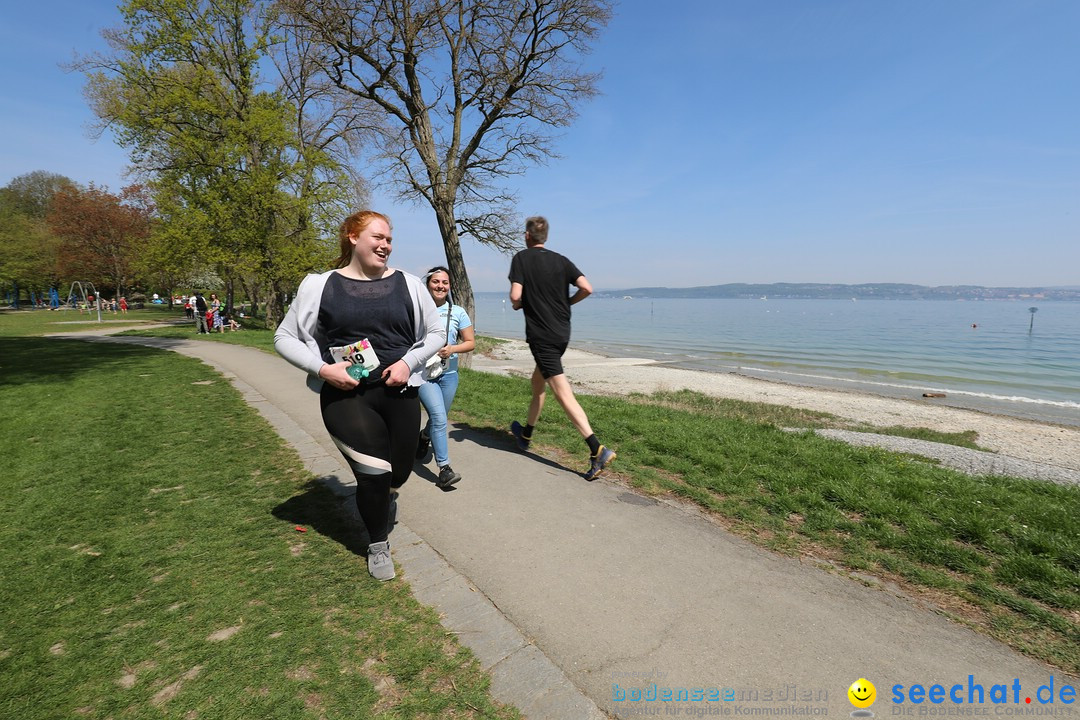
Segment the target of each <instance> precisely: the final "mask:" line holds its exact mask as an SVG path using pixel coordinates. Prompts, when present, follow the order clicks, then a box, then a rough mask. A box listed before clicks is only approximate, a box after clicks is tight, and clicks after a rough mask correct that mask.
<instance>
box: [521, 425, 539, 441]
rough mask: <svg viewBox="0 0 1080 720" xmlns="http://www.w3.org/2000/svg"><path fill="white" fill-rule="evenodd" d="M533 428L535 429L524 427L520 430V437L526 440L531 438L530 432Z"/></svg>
mask: <svg viewBox="0 0 1080 720" xmlns="http://www.w3.org/2000/svg"><path fill="white" fill-rule="evenodd" d="M534 427H536V426H535V425H526V426H525V427H524V428H522V430H521V437H523V438H525V439H526V440H528V439H529V438H531V437H532V431H533V428H534Z"/></svg>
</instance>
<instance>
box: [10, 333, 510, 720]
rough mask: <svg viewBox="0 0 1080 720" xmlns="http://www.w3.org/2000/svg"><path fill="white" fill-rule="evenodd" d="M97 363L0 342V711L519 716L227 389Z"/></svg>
mask: <svg viewBox="0 0 1080 720" xmlns="http://www.w3.org/2000/svg"><path fill="white" fill-rule="evenodd" d="M5 330H6V332H7V333H8V334H10V332H12V330H11V328H10V327H8V328H5ZM239 334H240V333H238V335H239ZM88 347H90V346H88V345H87V344H85V343H82V342H78V341H61V340H45V339H39V338H30V337H24V338H12V337H0V358H3V361H2V362H3V373H2V374H0V406H2V407H4V408H5V412H4V413H3V414H2V415H0V455H2V456H3V457H4V458H6V459H7V460H6V462H5V466H6V467H7V468H9V469H8V470H6V471H5V472H4V473H3V474H0V546H2V547H3V548H4V552H3V554H2V556H0V576H2V577H3V578H4V582H3V583H0V607H2V608H3V609H4V612H3V620H2V624H0V677H3V682H2V683H0V715H2V716H3V717H10V718H24V719H28V720H34V719H37V718H41V719H44V718H57V717H64V718H78V717H99V718H114V719H116V720H121V719H123V718H144V717H175V718H199V717H207V718H209V717H215V718H225V717H234V718H260V720H262V719H272V718H282V719H285V718H289V719H290V720H292V719H295V718H343V719H344V718H436V717H438V718H443V717H453V718H516V717H519V715H518V713H517V711H516V710H515V709H513V708H507V707H503V706H500V705H498V704H497V703H495V702H494V701H493V700H492V699H491V697H490V695H489V693H488V683H489V678H488V676H487V675H486V674H485V673H484V672H482V670H481V669H480V667H479V666H478V664H477V663H476V661H475V660H474V659H473V657H472V655H471V654H470V653H469V652H468V651H467V650H465V649H463V648H462V647H461V646H460V645H459V644H458V643H457V641H456V639H455V638H454V637H453V636H452V635H451V634H450V633H448V632H447V631H446V630H444V629H443V628H442V627H441V626H440V625H439V623H438V620H437V617H436V615H435V613H434V611H432V610H430V609H428V608H425V607H423V606H421V605H419V604H418V603H417V602H415V601H414V600H413V599H412V597H411V596H410V594H409V592H408V588H407V586H406V584H405V583H402V582H400V581H399V582H390V583H378V582H377V581H375V580H373V579H372V578H370V577H369V576H368V574H367V570H366V565H365V563H364V560H363V558H362V557H359V556H358V555H357V554H356V553H357V552H358V551H359V550H360V548H358V547H357V546H356V542H355V538H354V534H353V533H352V532H351V530H350V528H349V527H348V526H347V525H346V524H345V523H344V522H342V520H341V519H340V515H339V514H338V510H337V507H338V504H337V502H336V500H335V499H334V498H333V497H332V496H331V495H330V494H329V493H328V492H327V491H326V490H324V489H322V487H321V486H319V485H317V484H314V483H313V482H312V478H311V476H310V474H308V473H307V472H305V471H304V470H303V468H302V466H301V465H300V462H299V459H298V458H297V456H296V453H295V452H293V451H292V450H290V449H288V448H287V447H286V446H285V445H284V443H283V442H282V441H281V440H280V439H279V438H278V436H277V435H276V434H275V433H274V432H273V431H272V429H271V428H270V427H269V426H268V425H267V424H266V423H265V422H264V421H263V420H262V419H261V418H260V417H259V416H258V415H257V414H256V413H255V412H254V411H253V410H251V409H250V408H248V407H247V406H246V405H245V404H244V402H243V400H242V398H241V397H240V396H239V394H238V393H237V392H236V391H235V390H234V389H233V388H232V387H231V386H230V385H229V384H228V383H227V382H226V381H224V380H223V379H222V378H221V377H220V376H219V375H217V374H216V373H215V372H213V371H212V370H210V369H209V368H207V367H206V366H204V365H202V364H201V363H199V362H197V361H195V360H191V359H188V358H184V357H182V356H178V355H176V354H173V353H168V352H163V351H157V350H152V349H148V348H140V347H134V346H126V345H110V344H95V345H93V346H92V347H93V350H92V353H91V352H90V351H89V350H88ZM298 525H299V526H301V527H304V528H307V529H308V532H304V533H301V532H298V531H297V530H296V529H295V528H296V526H298Z"/></svg>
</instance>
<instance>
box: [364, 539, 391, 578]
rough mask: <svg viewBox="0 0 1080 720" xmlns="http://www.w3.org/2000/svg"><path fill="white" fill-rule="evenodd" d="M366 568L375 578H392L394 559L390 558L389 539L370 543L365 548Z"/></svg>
mask: <svg viewBox="0 0 1080 720" xmlns="http://www.w3.org/2000/svg"><path fill="white" fill-rule="evenodd" d="M367 569H368V572H369V573H371V577H373V578H375V579H376V580H393V579H394V577H395V575H396V574H395V572H394V561H393V560H392V559H391V558H390V541H389V540H386V541H384V542H379V543H371V544H370V545H368V549H367Z"/></svg>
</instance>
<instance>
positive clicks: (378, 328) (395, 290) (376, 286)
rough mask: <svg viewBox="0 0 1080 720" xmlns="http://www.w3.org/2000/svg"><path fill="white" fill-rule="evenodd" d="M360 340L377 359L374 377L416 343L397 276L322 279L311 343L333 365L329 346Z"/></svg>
mask: <svg viewBox="0 0 1080 720" xmlns="http://www.w3.org/2000/svg"><path fill="white" fill-rule="evenodd" d="M364 338H367V339H368V340H369V341H370V342H371V347H372V348H373V349H374V350H375V354H376V355H378V356H379V368H378V370H376V371H375V372H373V373H372V374H371V377H373V378H377V377H379V376H380V375H381V374H382V371H383V370H385V369H386V368H388V367H390V366H391V365H393V364H394V363H396V362H397V361H398V360H400V359H401V358H403V357H404V356H405V353H407V352H408V351H409V348H411V347H412V346H413V345H414V344H416V325H415V323H414V321H413V304H412V297H411V296H410V295H409V286H408V284H406V282H405V276H404V275H402V274H401V273H400V272H395V273H394V274H393V275H390V276H389V277H384V278H380V279H379V280H354V279H353V278H348V277H345V276H344V275H342V274H341V273H338V272H336V273H331V275H330V277H329V278H328V279H327V281H326V285H325V286H324V287H323V294H322V300H321V301H320V302H319V320H318V323H317V324H316V327H315V341H316V342H317V343H318V344H319V350H320V351H322V358H323V360H324V361H325V362H328V363H333V362H335V361H334V358H333V356H331V355H330V350H329V348H331V347H340V346H343V345H349V344H350V343H355V342H359V341H361V340H363V339H364Z"/></svg>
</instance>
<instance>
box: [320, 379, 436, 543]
mask: <svg viewBox="0 0 1080 720" xmlns="http://www.w3.org/2000/svg"><path fill="white" fill-rule="evenodd" d="M320 404H321V406H322V417H323V424H325V425H326V430H327V432H329V433H330V437H332V438H333V439H334V442H335V443H336V444H337V446H338V449H339V450H341V454H342V455H344V456H345V460H346V461H347V462H348V463H349V467H350V468H352V471H353V475H355V476H356V509H357V510H359V511H360V517H361V518H363V520H364V525H366V526H367V530H368V535H369V537H370V538H371V542H383V541H384V540H386V535H387V527H386V524H387V521H388V519H389V515H390V488H392V487H393V488H399V487H401V486H402V485H404V484H405V481H406V480H408V479H409V474H410V473H411V472H412V466H413V462H414V460H415V457H416V441H417V437H418V435H419V433H420V401H419V399H418V396H417V390H416V388H414V387H408V388H404V389H403V388H401V387H387V386H386V385H381V384H380V385H373V386H367V387H365V386H360V387H357V388H356V389H353V390H338V389H337V388H336V387H334V386H333V385H331V384H330V383H323V387H322V393H321V395H320Z"/></svg>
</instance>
